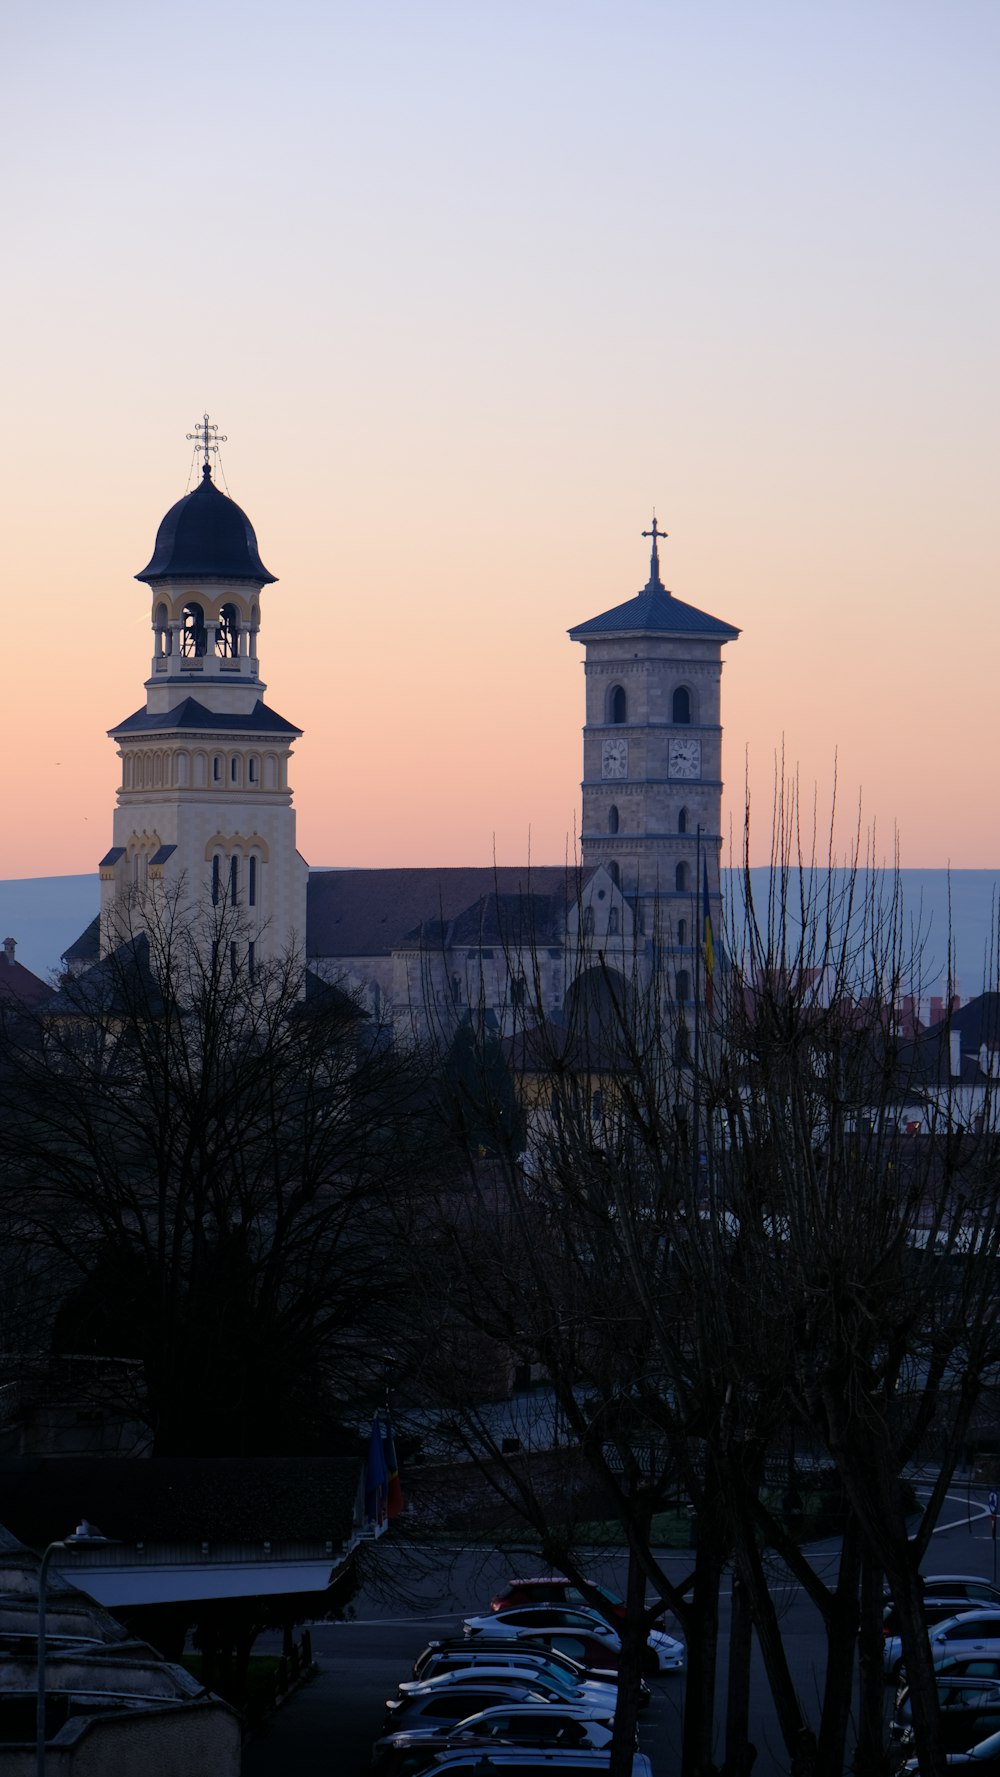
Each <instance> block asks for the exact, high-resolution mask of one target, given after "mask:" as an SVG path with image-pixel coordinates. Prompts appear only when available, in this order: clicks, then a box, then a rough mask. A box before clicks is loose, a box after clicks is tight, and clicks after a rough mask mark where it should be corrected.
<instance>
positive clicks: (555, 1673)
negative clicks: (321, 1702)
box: [399, 1643, 618, 1712]
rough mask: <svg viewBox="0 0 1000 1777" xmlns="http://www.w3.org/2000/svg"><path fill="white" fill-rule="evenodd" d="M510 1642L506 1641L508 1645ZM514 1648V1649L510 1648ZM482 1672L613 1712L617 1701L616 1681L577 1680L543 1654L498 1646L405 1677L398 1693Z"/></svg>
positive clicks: (470, 1679)
mask: <svg viewBox="0 0 1000 1777" xmlns="http://www.w3.org/2000/svg"><path fill="white" fill-rule="evenodd" d="M509 1646H510V1644H509V1643H508V1648H509ZM513 1651H514V1652H516V1650H513ZM483 1673H486V1674H488V1675H489V1678H490V1680H491V1682H492V1681H493V1680H495V1679H500V1678H502V1679H504V1680H505V1682H507V1683H509V1684H530V1685H533V1686H534V1687H535V1689H536V1690H543V1691H544V1693H545V1695H546V1696H551V1698H552V1700H553V1702H563V1703H593V1704H596V1706H597V1707H598V1708H599V1709H601V1710H607V1709H610V1710H611V1711H612V1712H614V1708H615V1704H616V1703H617V1701H618V1687H617V1685H611V1684H602V1683H599V1682H594V1681H593V1680H591V1679H584V1680H583V1681H582V1682H578V1681H577V1680H576V1679H575V1678H573V1677H572V1676H571V1675H570V1674H569V1673H568V1672H563V1671H561V1670H560V1669H559V1668H558V1667H553V1666H550V1665H549V1663H548V1661H547V1659H546V1658H545V1655H544V1654H543V1653H541V1651H540V1650H539V1652H535V1653H531V1652H530V1651H529V1654H528V1658H527V1660H526V1661H525V1660H524V1659H521V1660H518V1659H515V1658H512V1657H511V1653H510V1652H507V1651H506V1650H505V1649H504V1648H502V1647H501V1648H499V1649H498V1650H497V1652H496V1654H488V1656H487V1658H486V1659H485V1660H479V1661H474V1662H473V1663H472V1664H471V1665H468V1666H452V1667H450V1668H448V1669H447V1670H446V1671H444V1672H433V1673H431V1674H430V1675H429V1676H428V1677H426V1678H417V1679H404V1680H403V1682H402V1684H401V1685H400V1687H399V1694H400V1696H401V1697H409V1696H412V1694H413V1693H414V1691H418V1690H422V1689H423V1688H424V1686H425V1685H428V1684H434V1683H437V1682H438V1681H439V1680H440V1682H441V1683H442V1684H443V1683H444V1682H445V1681H446V1680H447V1679H449V1678H450V1679H454V1681H455V1683H456V1684H475V1683H476V1680H477V1677H480V1676H482V1674H483Z"/></svg>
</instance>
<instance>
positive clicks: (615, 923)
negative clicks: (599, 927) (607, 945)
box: [608, 907, 621, 938]
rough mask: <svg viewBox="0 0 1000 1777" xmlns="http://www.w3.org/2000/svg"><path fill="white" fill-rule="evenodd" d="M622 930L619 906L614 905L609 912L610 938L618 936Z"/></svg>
mask: <svg viewBox="0 0 1000 1777" xmlns="http://www.w3.org/2000/svg"><path fill="white" fill-rule="evenodd" d="M620 931H621V918H620V916H619V913H618V909H617V907H612V909H611V911H610V913H609V914H608V937H609V938H617V936H618V934H619V932H620Z"/></svg>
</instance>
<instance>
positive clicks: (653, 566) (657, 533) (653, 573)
mask: <svg viewBox="0 0 1000 1777" xmlns="http://www.w3.org/2000/svg"><path fill="white" fill-rule="evenodd" d="M206 417H207V416H206ZM642 534H643V536H644V537H652V539H653V547H652V550H651V551H650V556H649V585H650V587H655V586H659V587H660V588H661V590H663V582H662V580H661V579H660V552H659V550H658V549H657V547H656V540H657V538H658V537H665V536H666V535H667V532H666V531H661V530H660V528H659V526H658V525H657V522H656V508H655V507H654V508H653V528H652V530H651V531H643V533H642Z"/></svg>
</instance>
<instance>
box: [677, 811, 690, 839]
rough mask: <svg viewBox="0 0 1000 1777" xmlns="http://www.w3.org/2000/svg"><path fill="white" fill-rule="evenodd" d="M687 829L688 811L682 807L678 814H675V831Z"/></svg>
mask: <svg viewBox="0 0 1000 1777" xmlns="http://www.w3.org/2000/svg"><path fill="white" fill-rule="evenodd" d="M687 830H688V811H687V809H686V808H682V809H681V812H680V814H679V815H678V816H677V831H678V833H686V832H687Z"/></svg>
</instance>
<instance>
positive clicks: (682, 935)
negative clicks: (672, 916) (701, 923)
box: [677, 919, 688, 944]
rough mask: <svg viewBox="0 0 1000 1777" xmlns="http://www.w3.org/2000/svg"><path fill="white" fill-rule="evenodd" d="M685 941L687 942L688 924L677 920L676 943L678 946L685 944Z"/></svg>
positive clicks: (683, 920) (684, 920)
mask: <svg viewBox="0 0 1000 1777" xmlns="http://www.w3.org/2000/svg"><path fill="white" fill-rule="evenodd" d="M687 941H688V922H687V920H686V919H679V920H678V921H677V942H678V944H686V943H687Z"/></svg>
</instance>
